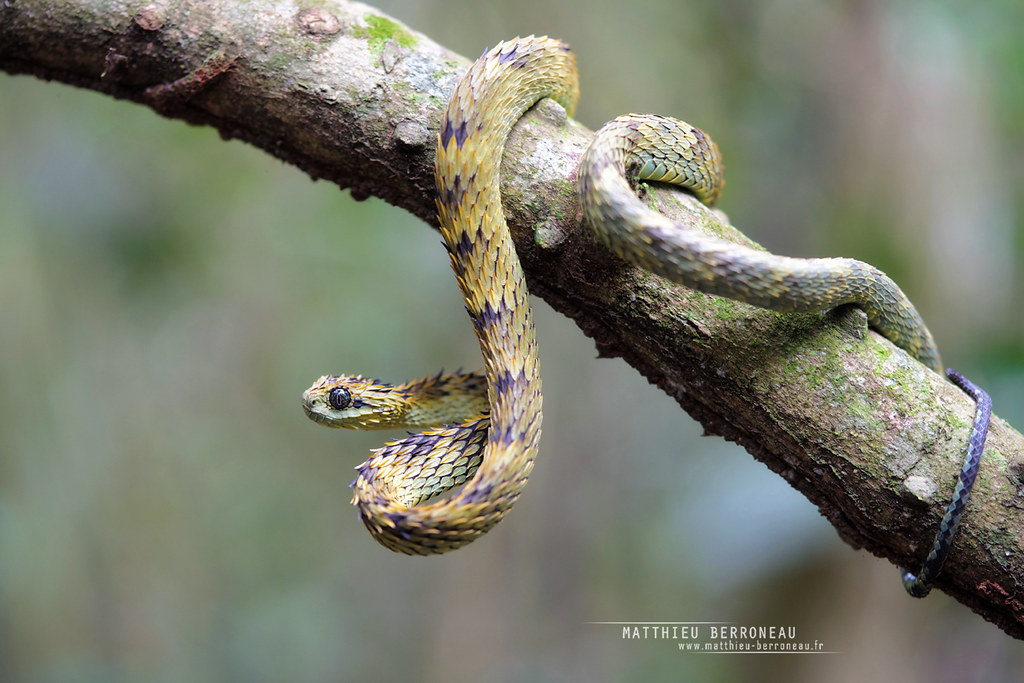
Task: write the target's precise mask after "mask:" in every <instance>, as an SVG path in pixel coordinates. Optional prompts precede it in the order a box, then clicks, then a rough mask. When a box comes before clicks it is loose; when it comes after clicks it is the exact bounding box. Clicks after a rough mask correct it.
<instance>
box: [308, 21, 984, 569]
mask: <svg viewBox="0 0 1024 683" xmlns="http://www.w3.org/2000/svg"><path fill="white" fill-rule="evenodd" d="M577 96H578V81H577V75H576V65H575V58H574V57H573V55H572V53H571V52H570V51H569V49H568V47H567V46H566V45H565V44H564V43H562V42H560V41H556V40H550V39H547V38H535V37H532V36H531V37H527V38H516V39H514V40H511V41H507V42H505V43H501V44H499V45H497V46H496V47H495V48H493V49H491V50H489V51H487V52H485V53H484V55H483V56H481V57H480V59H479V60H477V61H476V62H475V63H474V64H473V66H472V67H471V68H470V69H469V71H468V72H467V73H466V74H465V76H464V77H463V78H462V79H461V80H460V81H459V83H458V85H457V86H456V89H455V92H454V94H453V95H452V98H451V100H450V101H449V103H448V107H447V110H446V112H445V116H444V119H443V121H442V123H441V126H440V131H439V134H438V145H437V158H436V163H435V177H436V181H437V208H438V219H439V223H440V226H441V234H442V236H443V238H444V243H445V246H446V247H447V250H448V254H449V256H450V258H451V264H452V269H453V270H454V272H455V276H456V280H457V281H458V284H459V288H460V289H461V291H462V294H463V296H464V298H465V302H466V309H467V311H468V312H469V315H470V317H471V319H472V321H473V326H474V330H475V332H476V335H477V338H478V340H479V342H480V350H481V353H482V354H483V358H484V375H483V376H482V377H481V376H480V375H475V374H462V373H456V374H454V375H449V376H437V377H431V378H426V379H424V380H419V381H417V382H411V383H407V384H401V385H387V384H384V383H381V382H376V381H372V380H367V379H366V378H363V377H361V376H346V375H340V376H333V375H325V376H324V377H321V378H320V379H319V380H318V381H317V382H316V383H315V384H314V385H313V386H312V387H310V388H309V389H308V390H306V392H305V393H304V394H303V406H304V408H305V410H306V412H307V414H308V415H309V416H310V417H311V418H312V419H314V420H316V421H317V422H319V423H321V424H325V425H328V426H334V427H345V428H363V429H375V428H414V429H415V428H421V427H423V426H425V425H441V426H435V427H434V428H432V429H428V430H427V431H425V432H422V433H419V434H412V435H410V436H408V437H406V438H403V439H399V440H397V441H392V442H390V443H388V444H386V445H385V446H384V447H383V448H381V449H378V450H377V451H375V453H374V455H373V456H372V457H371V458H370V459H369V460H368V461H367V462H365V463H364V464H363V465H361V466H360V467H359V468H357V469H358V471H359V474H358V476H357V478H356V481H355V482H354V483H353V488H354V490H355V493H354V498H353V502H354V504H355V505H356V506H357V507H358V509H359V514H360V517H361V518H362V520H363V522H364V524H365V525H366V526H367V528H368V529H369V530H370V532H371V533H372V534H373V536H374V538H376V539H377V540H378V541H380V542H381V543H382V544H383V545H385V546H387V547H388V548H391V549H392V550H396V551H399V552H404V553H409V554H435V553H441V552H446V551H449V550H453V549H455V548H458V547H460V546H462V545H464V544H466V543H469V542H470V541H472V540H474V539H476V538H478V537H479V536H481V535H482V534H484V533H485V532H487V531H488V530H489V529H491V528H492V527H493V526H494V525H495V524H497V522H498V521H499V520H500V519H501V518H502V517H503V516H504V515H505V513H506V512H507V511H508V509H509V508H510V507H511V506H512V504H513V503H514V502H515V500H516V499H517V498H518V496H519V494H520V492H521V490H522V488H523V486H524V485H525V483H526V479H527V477H528V475H529V473H530V471H531V469H532V467H533V462H534V458H535V457H536V453H537V445H538V440H539V437H540V427H541V392H540V375H539V372H538V364H537V348H536V339H535V335H534V326H533V320H532V315H531V312H530V306H529V301H528V292H527V289H526V284H525V281H524V277H523V271H522V268H521V266H520V264H519V259H518V257H517V255H516V253H515V249H514V246H513V243H512V239H511V236H510V234H509V231H508V227H507V225H506V223H505V218H504V213H503V210H502V205H501V197H500V194H499V191H498V187H499V167H500V163H501V154H502V150H503V148H504V145H505V140H506V138H507V137H508V134H509V132H510V131H511V129H512V126H513V125H514V124H515V123H516V121H517V120H518V119H519V118H520V117H521V116H522V114H523V113H525V112H526V110H527V109H528V108H529V107H531V106H533V105H534V104H535V103H536V102H537V101H538V100H540V99H542V98H544V97H550V98H553V99H554V100H555V101H557V102H558V103H559V104H561V105H562V106H563V107H565V109H566V110H567V111H568V112H569V113H570V114H571V113H572V110H573V108H574V106H575V103H576V99H577ZM628 177H632V178H634V179H636V180H648V181H654V182H669V183H673V184H677V185H682V186H683V187H686V188H687V189H689V190H690V191H691V192H693V193H694V194H695V195H696V196H697V198H698V199H699V200H700V201H702V202H704V203H705V204H707V205H708V206H712V205H714V203H715V201H716V200H717V199H718V196H719V194H720V192H721V189H722V185H723V180H722V164H721V157H720V155H719V152H718V149H717V147H716V146H715V144H714V143H713V142H712V141H711V139H710V138H708V137H707V136H706V135H705V134H704V133H703V132H702V131H701V130H699V129H698V128H695V127H693V126H690V125H689V124H686V123H684V122H682V121H678V120H675V119H669V118H665V117H659V116H647V115H628V116H623V117H619V118H618V119H615V120H614V121H612V122H610V123H609V124H607V125H606V126H605V127H604V128H602V129H601V131H599V133H598V134H597V136H596V137H595V138H594V140H593V141H592V143H591V144H590V146H589V147H588V149H587V151H586V152H585V153H584V155H583V158H582V159H581V162H580V169H579V183H578V188H579V198H580V203H581V206H582V209H583V215H584V218H585V220H586V222H587V223H588V224H589V225H590V226H591V228H592V229H593V230H594V231H595V233H596V234H597V235H598V236H599V238H600V239H601V240H602V241H603V242H604V243H605V244H606V245H607V246H608V247H609V248H610V249H611V250H612V251H614V252H615V253H616V254H618V255H619V256H621V257H622V258H623V259H625V260H627V261H629V262H630V263H633V264H635V265H638V266H641V267H643V268H646V269H648V270H650V271H652V272H654V273H657V274H659V275H662V276H664V277H667V278H669V279H671V280H673V281H674V282H677V283H679V284H682V285H685V286H687V287H691V288H694V289H698V290H701V291H704V292H707V293H710V294H716V295H720V296H725V297H729V298H732V299H736V300H739V301H743V302H746V303H750V304H753V305H756V306H761V307H764V308H770V309H773V310H776V311H783V312H792V311H820V310H824V309H830V308H834V307H836V306H840V305H846V304H852V305H855V306H858V307H860V308H861V309H863V310H864V311H865V313H866V314H867V317H868V322H869V324H870V325H871V326H872V327H873V328H875V329H876V330H877V331H878V332H880V333H881V334H882V335H884V336H885V337H887V338H888V339H889V340H891V341H892V342H893V343H894V344H896V345H897V346H900V347H902V348H903V349H905V350H906V351H907V352H908V353H910V354H911V355H912V356H914V357H915V358H917V359H918V360H919V361H921V362H922V363H924V364H925V365H927V366H928V367H930V368H932V369H933V370H937V371H938V370H941V361H940V360H939V354H938V350H937V349H936V346H935V343H934V341H933V339H932V336H931V334H930V333H929V331H928V328H927V327H926V326H925V325H924V323H923V321H922V320H921V317H920V315H919V314H918V313H917V310H916V309H915V308H914V306H913V304H911V303H910V301H909V299H908V298H907V297H906V296H905V295H904V294H903V292H902V291H900V289H899V287H898V286H896V284H895V283H894V282H893V281H892V280H891V279H890V278H889V277H887V276H886V275H885V274H884V273H882V272H881V271H879V270H878V269H876V268H873V267H872V266H870V265H868V264H865V263H862V262H860V261H855V260H853V259H838V258H829V259H797V258H787V257H782V256H776V255H773V254H770V253H768V252H764V251H760V250H757V249H754V248H750V247H745V246H741V245H737V244H734V243H732V242H728V241H725V240H722V239H717V238H714V237H710V236H708V235H705V234H701V233H697V232H695V231H692V230H688V229H685V228H682V227H680V226H678V225H676V224H674V223H673V222H671V221H670V220H669V219H667V218H665V217H664V216H662V215H661V214H659V213H657V212H655V211H653V210H651V209H649V208H648V207H647V206H645V205H644V204H643V202H641V201H640V200H639V199H638V198H637V196H636V195H635V193H634V192H633V190H632V188H631V187H630V185H629V183H628V181H627V178H628ZM438 401H441V402H446V403H447V407H446V409H445V411H441V410H434V409H433V408H432V407H428V406H433V405H434V404H436V403H437V402H438ZM424 413H430V417H427V416H426V415H425V414H424ZM985 421H986V423H987V418H986V420H985ZM981 441H982V444H983V442H984V437H983V436H982V439H981ZM979 457H980V452H979ZM975 471H976V468H975ZM459 485H463V488H462V489H461V490H460V491H458V492H457V493H455V494H454V495H452V496H451V497H450V498H448V499H439V500H433V501H431V500H429V499H430V498H431V497H433V496H435V495H436V494H440V493H444V492H446V491H448V490H450V489H453V488H454V487H457V486H459ZM969 488H970V487H969V486H968V487H967V490H968V492H969ZM964 500H966V496H964ZM961 511H962V505H961ZM958 514H959V513H958ZM944 524H945V521H944ZM954 528H955V522H954ZM932 573H933V574H934V572H932Z"/></svg>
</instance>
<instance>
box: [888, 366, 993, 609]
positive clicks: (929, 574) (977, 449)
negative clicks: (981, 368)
mask: <svg viewBox="0 0 1024 683" xmlns="http://www.w3.org/2000/svg"><path fill="white" fill-rule="evenodd" d="M946 376H947V377H948V378H949V379H950V381H951V382H953V384H955V385H957V386H958V387H960V388H961V389H962V390H963V391H964V392H966V393H967V394H968V395H969V396H970V397H971V398H973V399H974V400H975V402H976V403H977V406H978V407H977V409H976V411H975V414H974V424H973V425H972V427H971V437H970V440H969V441H968V443H967V454H966V455H965V456H964V464H963V467H962V468H961V470H960V476H959V477H958V478H957V482H956V487H955V488H954V489H953V499H952V500H951V501H950V502H949V505H948V506H946V512H945V514H943V515H942V521H941V522H939V531H938V533H936V534H935V541H934V542H933V543H932V548H931V551H930V552H929V553H928V557H926V558H925V561H924V565H922V567H921V571H920V572H918V573H917V574H912V573H910V572H909V571H907V570H906V569H900V574H901V576H902V578H903V587H904V588H906V589H907V592H908V593H910V595H912V596H913V597H915V598H923V597H925V596H926V595H928V593H930V592H931V590H932V586H933V584H934V583H935V578H936V577H937V576H938V575H939V572H940V571H941V570H942V565H943V564H944V563H945V562H946V556H947V555H948V554H949V550H950V548H951V547H952V546H953V536H954V535H955V534H956V530H957V527H958V526H959V524H960V518H961V517H962V516H963V514H964V510H965V509H966V508H967V500H968V498H969V497H970V495H971V489H972V488H973V487H974V480H975V479H976V478H977V476H978V469H979V467H980V466H981V455H982V453H983V452H984V451H985V439H986V438H988V425H989V422H990V421H991V420H992V399H991V398H989V395H988V394H987V393H985V390H983V389H982V388H981V387H979V386H978V385H976V384H975V383H974V382H972V381H970V380H969V379H967V378H966V377H964V376H963V375H961V374H960V373H959V372H957V371H956V370H946Z"/></svg>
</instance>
